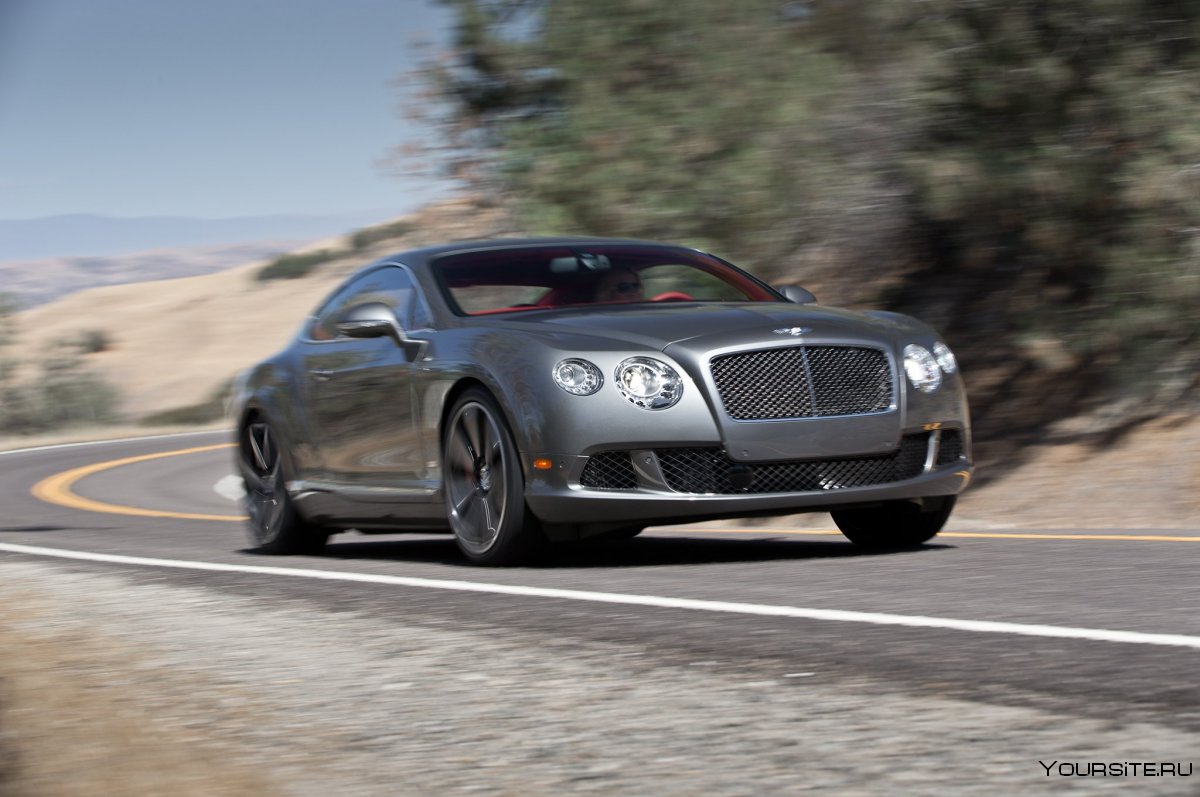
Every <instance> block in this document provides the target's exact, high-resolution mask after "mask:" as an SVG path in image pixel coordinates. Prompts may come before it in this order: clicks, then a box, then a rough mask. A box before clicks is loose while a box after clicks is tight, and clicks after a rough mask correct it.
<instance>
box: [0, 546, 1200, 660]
mask: <svg viewBox="0 0 1200 797" xmlns="http://www.w3.org/2000/svg"><path fill="white" fill-rule="evenodd" d="M0 551H8V552H10V553H17V554H29V555H33V556H52V557H58V558H62V559H81V560H84V561H89V562H107V563H111V564H120V565H138V566H143V567H170V568H177V569H183V570H205V571H210V572H217V573H251V574H255V575H263V576H289V577H291V578H311V579H318V580H323V581H351V582H357V583H361V584H386V585H389V586H396V587H415V588H419V589H442V590H454V591H458V592H486V593H492V594H497V595H518V596H522V597H529V598H555V599H558V600H573V601H587V602H591V603H619V604H626V605H632V606H653V607H656V608H664V609H688V610H691V611H702V612H725V613H732V614H751V615H759V616H763V617H793V618H797V619H802V620H828V621H834V622H844V623H870V624H873V625H900V626H910V627H914V628H940V629H949V630H954V631H973V632H977V633H984V634H1012V635H1017V636H1033V637H1053V638H1058V639H1085V640H1091V641H1095V642H1121V643H1126V644H1132V645H1168V646H1173V647H1185V648H1195V649H1200V637H1196V636H1185V635H1183V634H1147V633H1142V632H1139V631H1110V630H1107V629H1103V628H1072V627H1069V626H1055V625H1026V624H1023V623H1002V622H992V621H988V620H956V619H953V618H948V617H925V616H922V615H904V614H882V613H878V612H852V611H842V610H839V609H806V608H802V607H799V606H772V605H767V604H759V603H729V602H726V601H709V600H694V599H689V598H664V597H660V596H657V595H626V594H621V593H612V592H590V591H586V590H574V589H551V588H547V587H526V586H514V585H509V584H488V583H481V582H475V581H451V580H443V579H431V578H411V577H408V576H385V575H375V574H371V573H347V572H341V571H332V570H308V569H301V568H294V567H258V566H254V565H230V564H220V563H217V562H191V561H186V560H176V559H149V558H144V557H140V556H117V555H113V554H100V553H88V552H85V551H69V550H62V549H59V548H41V547H36V546H32V545H10V544H7V543H0Z"/></svg>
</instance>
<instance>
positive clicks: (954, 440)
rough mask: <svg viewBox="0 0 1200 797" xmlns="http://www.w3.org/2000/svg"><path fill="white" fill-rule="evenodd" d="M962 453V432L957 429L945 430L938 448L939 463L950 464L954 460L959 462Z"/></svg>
mask: <svg viewBox="0 0 1200 797" xmlns="http://www.w3.org/2000/svg"><path fill="white" fill-rule="evenodd" d="M962 455H963V438H962V432H960V431H959V430H957V429H945V430H943V431H942V443H941V447H940V448H938V458H937V464H939V465H949V464H951V463H953V462H957V461H958V460H959V458H960V457H961V456H962Z"/></svg>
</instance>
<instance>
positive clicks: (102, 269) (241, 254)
mask: <svg viewBox="0 0 1200 797" xmlns="http://www.w3.org/2000/svg"><path fill="white" fill-rule="evenodd" d="M311 241H312V239H310V238H305V239H299V240H277V241H252V242H250V243H241V244H231V245H225V246H192V247H177V248H174V249H154V250H150V251H146V252H132V253H129V254H121V255H115V256H89V257H52V258H43V259H40V260H13V261H9V262H7V263H0V294H7V295H10V296H13V297H15V298H16V300H17V304H18V306H20V307H23V308H29V307H34V306H36V305H39V304H45V303H46V302H52V301H54V300H56V299H60V298H62V297H64V296H67V295H68V294H71V293H75V292H76V291H82V290H86V289H88V288H98V287H100V286H101V285H120V284H123V283H127V282H153V281H156V280H165V279H174V278H176V277H193V276H196V275H198V274H211V273H213V272H215V271H224V270H226V269H229V268H234V267H235V266H243V265H246V264H248V263H253V262H254V261H256V260H266V259H268V258H273V257H276V256H278V255H280V254H283V253H285V252H289V251H291V250H292V249H294V248H295V247H297V246H301V245H304V244H308V243H310V242H311Z"/></svg>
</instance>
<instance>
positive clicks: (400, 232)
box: [350, 221, 413, 252]
mask: <svg viewBox="0 0 1200 797" xmlns="http://www.w3.org/2000/svg"><path fill="white" fill-rule="evenodd" d="M412 231H413V225H412V222H409V221H395V222H392V223H391V224H381V225H379V226H378V227H367V228H365V229H362V230H359V231H358V232H356V233H354V235H353V236H351V238H350V245H351V246H352V247H353V248H354V251H356V252H359V251H361V250H363V249H366V248H367V247H368V246H371V245H373V244H377V243H379V242H380V241H390V240H391V239H393V238H400V237H402V236H405V235H407V234H408V233H410V232H412Z"/></svg>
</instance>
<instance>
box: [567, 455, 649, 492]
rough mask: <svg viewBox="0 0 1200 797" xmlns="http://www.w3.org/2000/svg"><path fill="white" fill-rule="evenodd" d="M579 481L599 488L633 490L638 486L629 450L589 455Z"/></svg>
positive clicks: (586, 485)
mask: <svg viewBox="0 0 1200 797" xmlns="http://www.w3.org/2000/svg"><path fill="white" fill-rule="evenodd" d="M579 483H580V484H581V485H582V486H584V487H592V488H594V489H597V490H633V489H636V488H637V486H638V482H637V474H635V473H634V472H633V461H632V460H630V459H629V452H628V451H605V452H602V453H600V454H596V455H595V456H593V457H589V458H588V461H587V464H586V465H584V467H583V474H582V475H581V476H580V477H579Z"/></svg>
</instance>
